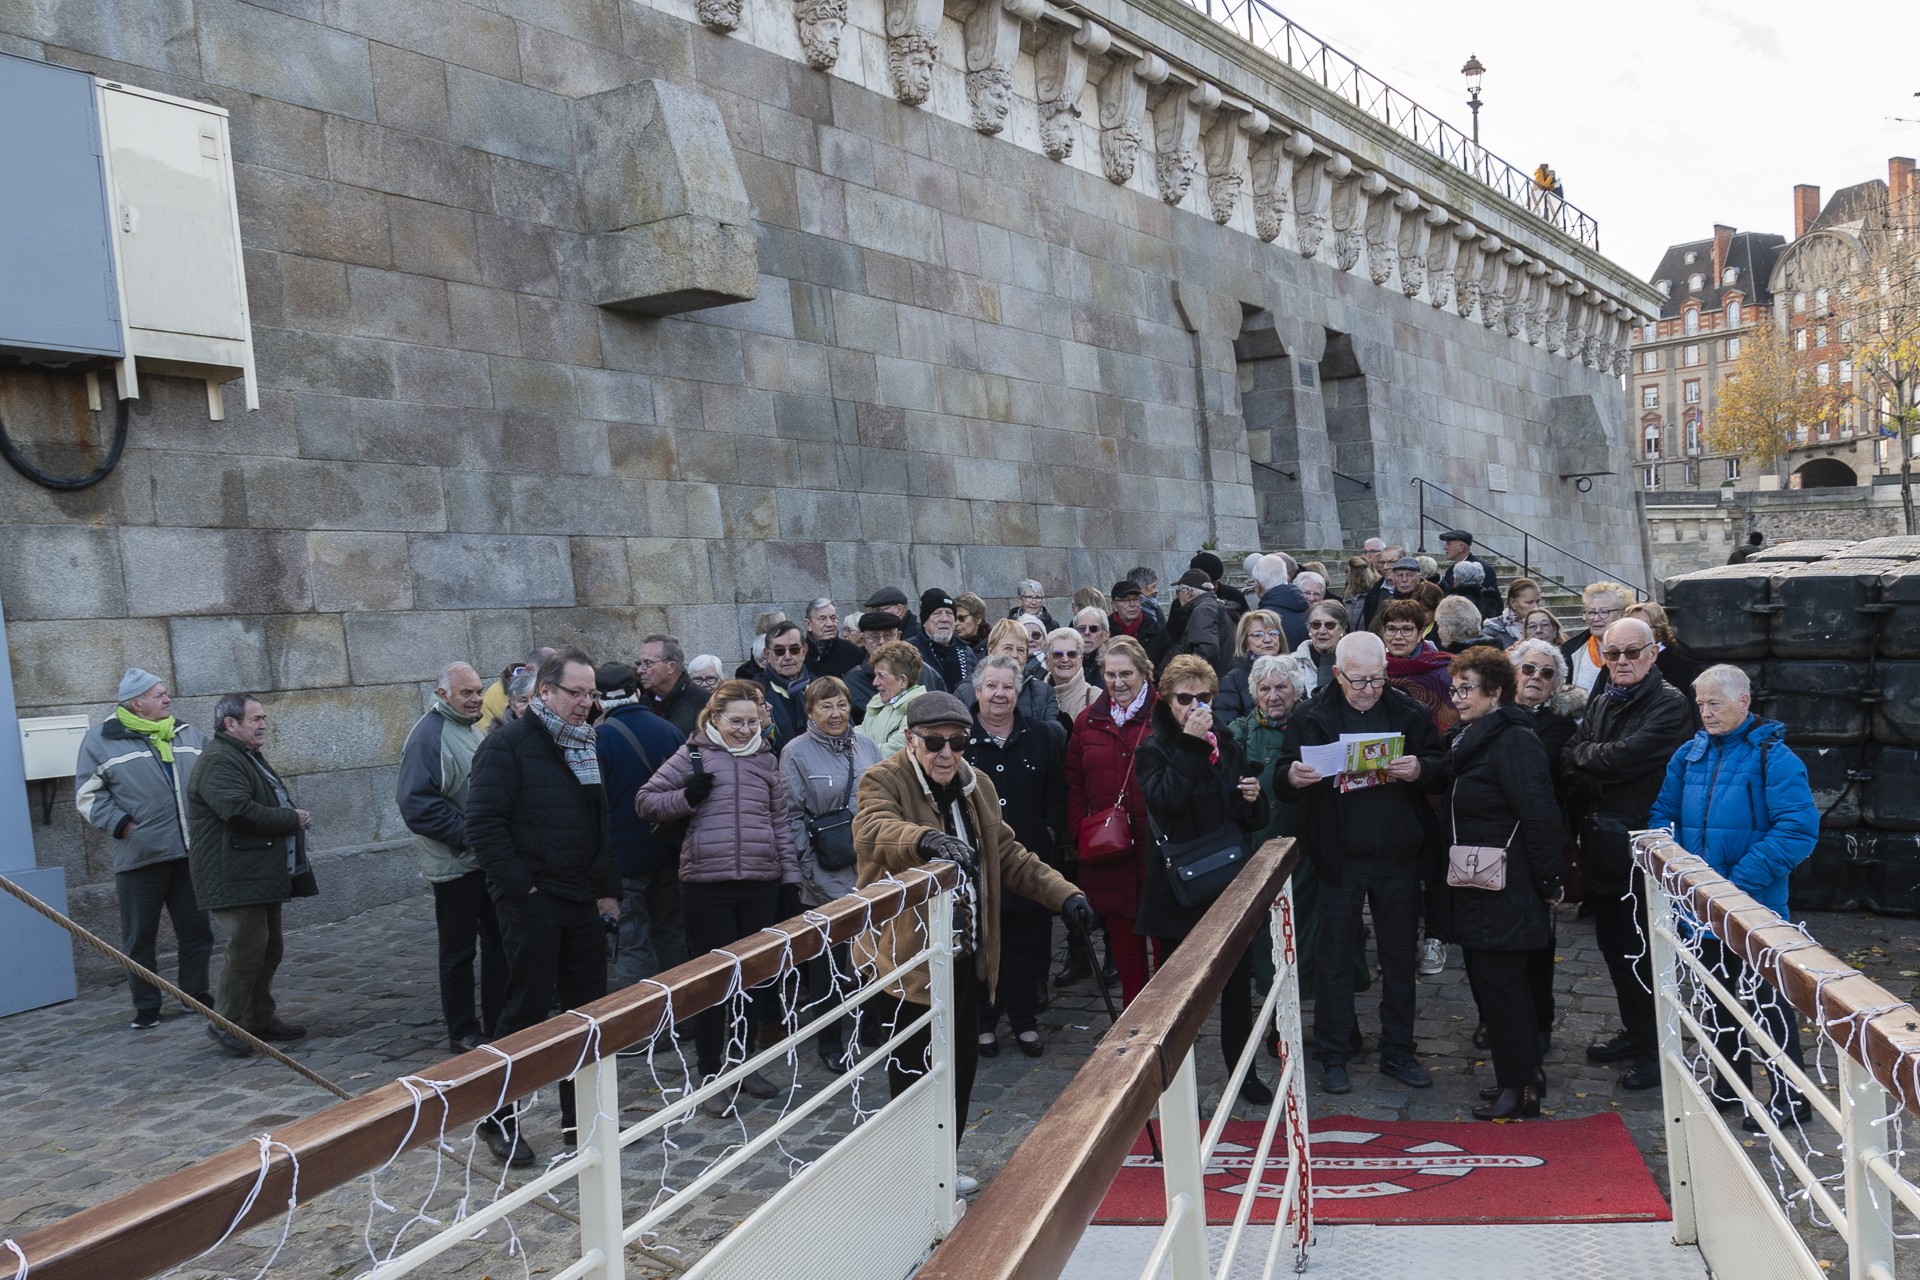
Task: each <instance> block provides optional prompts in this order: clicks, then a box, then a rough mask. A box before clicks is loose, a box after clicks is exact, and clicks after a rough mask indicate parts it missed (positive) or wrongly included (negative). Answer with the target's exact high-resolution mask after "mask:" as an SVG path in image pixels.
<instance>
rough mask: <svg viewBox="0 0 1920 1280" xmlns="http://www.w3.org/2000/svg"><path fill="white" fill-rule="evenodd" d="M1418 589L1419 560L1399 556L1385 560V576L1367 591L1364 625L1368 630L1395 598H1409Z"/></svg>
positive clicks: (1377, 622)
mask: <svg viewBox="0 0 1920 1280" xmlns="http://www.w3.org/2000/svg"><path fill="white" fill-rule="evenodd" d="M1419 589H1420V562H1419V561H1418V560H1417V559H1415V558H1414V557H1412V556H1401V557H1399V558H1398V559H1395V560H1389V561H1388V562H1387V576H1386V577H1385V578H1383V579H1381V581H1380V582H1378V583H1376V584H1375V585H1374V588H1373V590H1372V591H1369V592H1367V603H1366V615H1367V616H1366V626H1367V629H1368V630H1369V631H1371V630H1373V629H1374V628H1375V627H1377V626H1378V625H1379V624H1380V615H1381V614H1382V613H1384V612H1385V611H1386V608H1387V606H1388V605H1389V604H1392V603H1393V602H1394V601H1395V600H1411V599H1413V596H1414V593H1415V592H1416V591H1418V590H1419Z"/></svg>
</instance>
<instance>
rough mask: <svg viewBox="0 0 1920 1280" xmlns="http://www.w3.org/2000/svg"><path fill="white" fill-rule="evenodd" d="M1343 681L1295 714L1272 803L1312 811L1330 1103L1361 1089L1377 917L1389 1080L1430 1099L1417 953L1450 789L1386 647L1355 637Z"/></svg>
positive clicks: (1321, 1026)
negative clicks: (1359, 943) (1367, 940)
mask: <svg viewBox="0 0 1920 1280" xmlns="http://www.w3.org/2000/svg"><path fill="white" fill-rule="evenodd" d="M1333 670H1334V680H1333V681H1332V683H1330V684H1328V685H1326V686H1324V687H1323V688H1322V689H1321V690H1320V691H1319V692H1318V693H1317V694H1315V695H1314V698H1313V700H1312V701H1311V702H1310V703H1308V704H1307V706H1306V707H1305V708H1304V709H1303V710H1301V711H1300V712H1298V713H1296V714H1295V715H1294V717H1293V722H1292V723H1291V724H1290V725H1289V726H1288V727H1287V736H1286V740H1285V742H1284V744H1283V745H1282V746H1281V748H1280V755H1279V758H1278V759H1277V760H1275V762H1274V766H1273V768H1274V780H1273V782H1274V793H1275V795H1277V796H1278V797H1279V799H1280V800H1281V801H1282V802H1283V803H1286V804H1301V803H1305V804H1306V805H1307V819H1308V820H1307V823H1306V832H1307V834H1306V842H1307V849H1306V852H1307V856H1309V857H1311V858H1312V859H1313V862H1314V868H1315V870H1316V871H1317V872H1318V873H1319V875H1320V877H1321V885H1322V889H1321V908H1320V909H1321V923H1320V936H1319V939H1318V955H1317V957H1316V967H1317V976H1316V982H1315V987H1316V990H1315V992H1314V1006H1313V1040H1314V1051H1315V1053H1316V1055H1317V1056H1318V1057H1319V1058H1320V1060H1321V1064H1322V1070H1323V1072H1324V1074H1323V1076H1322V1078H1321V1083H1322V1087H1324V1088H1325V1089H1326V1091H1327V1092H1328V1093H1346V1092H1348V1091H1349V1090H1350V1089H1351V1088H1352V1087H1353V1086H1352V1082H1351V1080H1350V1079H1349V1077H1348V1073H1347V1062H1348V1060H1349V1059H1350V1058H1352V1057H1353V1055H1354V1053H1355V1052H1356V1044H1357V1034H1356V1033H1357V1030H1358V1028H1357V1027H1356V1025H1355V1015H1354V1007H1353V984H1354V974H1353V972H1352V966H1353V964H1354V951H1355V945H1354V944H1355V940H1356V939H1357V938H1359V937H1360V936H1361V927H1362V926H1361V914H1360V913H1361V909H1362V907H1367V908H1370V909H1371V910H1372V912H1373V928H1374V937H1375V940H1376V941H1377V943H1378V945H1379V951H1380V979H1381V983H1380V987H1381V997H1380V1070H1381V1071H1382V1072H1384V1073H1385V1074H1387V1075H1390V1076H1393V1077H1394V1078H1396V1079H1398V1080H1400V1081H1402V1082H1404V1083H1406V1084H1409V1085H1412V1086H1413V1087H1414V1088H1416V1089H1424V1088H1426V1087H1427V1086H1429V1085H1431V1084H1432V1083H1433V1077H1431V1076H1430V1075H1428V1074H1427V1070H1426V1068H1425V1067H1422V1066H1421V1065H1420V1063H1419V1061H1418V1059H1416V1058H1415V1057H1414V1043H1413V1015H1414V942H1415V938H1416V935H1417V933H1418V930H1419V921H1420V877H1421V872H1422V870H1423V868H1424V867H1425V866H1426V863H1427V861H1428V857H1429V854H1430V852H1431V851H1432V850H1433V849H1435V848H1437V845H1438V841H1439V839H1440V830H1439V824H1438V823H1437V822H1436V821H1435V819H1434V816H1433V809H1432V807H1431V806H1430V805H1429V804H1428V803H1427V800H1426V797H1427V796H1428V795H1431V794H1434V793H1435V792H1437V791H1439V790H1440V789H1441V788H1442V786H1443V785H1444V780H1443V778H1442V777H1441V764H1442V751H1441V746H1440V739H1439V737H1438V736H1437V735H1436V734H1435V733H1434V731H1433V718H1432V717H1431V716H1429V715H1428V714H1427V711H1426V708H1424V707H1422V706H1421V705H1420V704H1419V703H1418V702H1415V701H1414V700H1413V699H1412V698H1410V697H1408V696H1407V695H1406V694H1404V693H1402V692H1400V691H1399V690H1398V689H1394V688H1390V687H1389V686H1388V684H1387V650H1386V646H1385V645H1384V644H1382V643H1381V641H1380V637H1379V636H1376V635H1374V634H1372V633H1371V632H1365V631H1361V632H1355V633H1354V634H1352V635H1348V636H1345V637H1342V639H1341V641H1340V644H1339V646H1338V648H1336V649H1335V650H1334V663H1333Z"/></svg>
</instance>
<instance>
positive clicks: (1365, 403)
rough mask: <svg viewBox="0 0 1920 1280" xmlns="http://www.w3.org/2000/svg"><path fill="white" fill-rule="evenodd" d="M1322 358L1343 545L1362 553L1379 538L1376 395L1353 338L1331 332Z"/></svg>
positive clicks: (1323, 395)
mask: <svg viewBox="0 0 1920 1280" xmlns="http://www.w3.org/2000/svg"><path fill="white" fill-rule="evenodd" d="M1326 332H1327V345H1326V347H1325V350H1324V352H1323V354H1322V355H1321V357H1320V395H1321V399H1322V400H1323V401H1324V402H1325V405H1326V414H1327V439H1328V441H1329V442H1331V444H1332V445H1333V492H1334V497H1335V499H1336V500H1337V502H1338V504H1339V509H1340V536H1341V545H1343V546H1349V547H1357V546H1359V545H1360V544H1361V542H1362V541H1364V540H1365V539H1367V538H1371V537H1374V536H1375V535H1377V534H1378V533H1379V532H1380V510H1379V502H1378V497H1377V495H1376V494H1375V492H1374V487H1373V478H1374V472H1375V464H1376V462H1377V459H1376V458H1375V456H1374V439H1373V409H1372V403H1371V400H1372V394H1371V392H1370V391H1369V389H1368V386H1367V377H1366V374H1365V372H1364V371H1363V370H1362V369H1361V368H1360V358H1359V356H1358V354H1357V353H1356V352H1355V351H1354V347H1353V337H1352V335H1351V334H1345V333H1341V332H1339V331H1338V330H1336V329H1328V330H1327V331H1326Z"/></svg>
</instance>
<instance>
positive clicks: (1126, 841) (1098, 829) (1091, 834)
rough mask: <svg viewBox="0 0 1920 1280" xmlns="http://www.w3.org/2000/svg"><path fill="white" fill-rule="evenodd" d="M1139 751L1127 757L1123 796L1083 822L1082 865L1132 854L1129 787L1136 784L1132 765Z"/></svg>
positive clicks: (1080, 857)
mask: <svg viewBox="0 0 1920 1280" xmlns="http://www.w3.org/2000/svg"><path fill="white" fill-rule="evenodd" d="M1137 758H1138V751H1136V752H1135V753H1134V754H1133V755H1130V756H1128V757H1127V776H1126V777H1125V778H1123V779H1122V780H1121V782H1120V794H1119V795H1118V796H1115V797H1114V801H1113V805H1112V807H1111V808H1106V809H1102V810H1100V811H1099V812H1098V813H1090V814H1088V815H1087V816H1086V817H1084V818H1082V819H1080V831H1079V836H1080V842H1079V853H1078V855H1077V856H1078V858H1079V860H1080V862H1081V864H1082V865H1083V866H1084V865H1088V864H1093V863H1101V862H1111V861H1113V860H1114V859H1115V858H1118V857H1121V856H1123V855H1125V854H1128V853H1131V852H1133V819H1131V818H1129V817H1128V816H1127V787H1128V786H1129V785H1130V784H1131V783H1132V782H1133V762H1134V760H1135V759H1137Z"/></svg>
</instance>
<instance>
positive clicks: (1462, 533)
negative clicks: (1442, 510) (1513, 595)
mask: <svg viewBox="0 0 1920 1280" xmlns="http://www.w3.org/2000/svg"><path fill="white" fill-rule="evenodd" d="M1440 550H1441V552H1442V553H1443V554H1444V555H1445V556H1446V557H1447V571H1446V572H1445V573H1443V574H1441V575H1440V589H1441V590H1442V591H1445V592H1446V593H1447V594H1449V595H1451V594H1453V590H1454V587H1455V586H1456V585H1464V584H1456V583H1455V582H1454V580H1453V570H1454V568H1455V566H1457V565H1459V564H1461V563H1462V562H1470V563H1473V564H1477V565H1479V566H1480V590H1481V591H1484V592H1486V593H1488V594H1489V595H1491V596H1492V597H1493V598H1494V599H1496V600H1497V599H1499V598H1500V579H1499V578H1497V577H1495V576H1494V572H1493V566H1492V565H1490V564H1488V563H1487V562H1486V561H1485V560H1482V559H1481V558H1480V557H1479V556H1477V555H1474V554H1473V535H1472V534H1470V533H1468V532H1467V531H1466V530H1465V529H1449V530H1447V531H1446V532H1445V533H1443V534H1441V535H1440Z"/></svg>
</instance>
